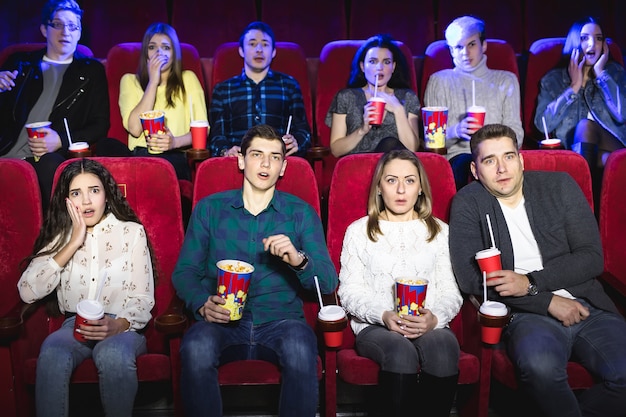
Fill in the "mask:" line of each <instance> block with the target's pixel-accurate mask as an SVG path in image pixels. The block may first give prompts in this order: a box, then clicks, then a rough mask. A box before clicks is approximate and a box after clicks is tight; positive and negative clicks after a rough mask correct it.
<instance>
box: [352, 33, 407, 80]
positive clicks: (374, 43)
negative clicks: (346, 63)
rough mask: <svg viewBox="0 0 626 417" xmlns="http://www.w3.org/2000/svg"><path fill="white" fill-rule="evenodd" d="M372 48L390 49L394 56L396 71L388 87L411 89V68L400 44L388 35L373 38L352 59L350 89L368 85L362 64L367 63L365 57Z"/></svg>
mask: <svg viewBox="0 0 626 417" xmlns="http://www.w3.org/2000/svg"><path fill="white" fill-rule="evenodd" d="M372 48H384V49H389V51H390V52H391V55H392V56H393V62H395V63H396V69H395V70H394V71H393V74H391V78H390V79H389V82H388V83H387V85H388V86H389V87H391V88H411V83H410V82H409V78H410V75H409V66H408V63H407V60H406V58H405V56H404V53H403V52H402V50H401V49H400V47H399V46H398V42H396V41H395V40H394V39H393V38H392V37H391V36H389V35H387V34H378V35H374V36H372V37H371V38H369V39H368V40H366V41H365V42H364V43H363V45H361V47H360V48H359V49H358V50H357V51H356V53H355V54H354V58H353V59H352V67H351V68H350V79H349V80H348V88H360V87H364V86H366V85H367V80H366V79H365V74H364V73H363V70H362V69H361V63H362V62H365V55H367V51H369V50H370V49H372Z"/></svg>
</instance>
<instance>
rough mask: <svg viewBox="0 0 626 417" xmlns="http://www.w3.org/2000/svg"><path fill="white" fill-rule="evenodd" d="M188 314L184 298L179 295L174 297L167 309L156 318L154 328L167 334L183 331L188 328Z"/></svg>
mask: <svg viewBox="0 0 626 417" xmlns="http://www.w3.org/2000/svg"><path fill="white" fill-rule="evenodd" d="M187 322H188V320H187V316H186V315H185V305H184V302H183V300H181V299H180V298H178V297H177V296H174V297H172V300H171V301H170V305H169V306H168V307H167V310H165V311H164V312H163V314H161V315H160V316H157V317H156V318H155V319H154V328H155V329H156V330H157V331H158V332H159V333H163V334H166V335H174V334H179V333H183V332H184V331H185V329H186V328H187Z"/></svg>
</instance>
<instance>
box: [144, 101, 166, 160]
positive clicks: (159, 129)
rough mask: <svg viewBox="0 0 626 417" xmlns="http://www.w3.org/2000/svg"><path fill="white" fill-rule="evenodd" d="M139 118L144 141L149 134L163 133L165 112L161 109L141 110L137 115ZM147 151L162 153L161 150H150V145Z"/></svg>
mask: <svg viewBox="0 0 626 417" xmlns="http://www.w3.org/2000/svg"><path fill="white" fill-rule="evenodd" d="M139 119H140V120H141V127H142V128H143V135H144V136H145V138H146V141H147V140H148V137H149V136H150V135H153V134H155V133H159V134H163V133H165V112H164V111H163V110H150V111H146V112H143V113H141V114H140V115H139ZM146 145H147V144H146ZM148 152H149V153H151V154H159V153H163V152H162V151H157V150H152V148H150V146H148Z"/></svg>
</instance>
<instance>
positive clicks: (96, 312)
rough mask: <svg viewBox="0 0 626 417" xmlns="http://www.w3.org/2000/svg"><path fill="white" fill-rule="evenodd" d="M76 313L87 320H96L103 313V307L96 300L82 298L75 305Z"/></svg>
mask: <svg viewBox="0 0 626 417" xmlns="http://www.w3.org/2000/svg"><path fill="white" fill-rule="evenodd" d="M76 313H77V314H79V315H80V316H81V317H83V318H85V319H87V320H98V319H100V318H102V316H103V315H104V307H103V306H102V304H100V302H99V301H96V300H83V301H81V302H80V303H78V304H77V305H76Z"/></svg>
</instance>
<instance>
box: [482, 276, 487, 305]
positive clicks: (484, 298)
mask: <svg viewBox="0 0 626 417" xmlns="http://www.w3.org/2000/svg"><path fill="white" fill-rule="evenodd" d="M485 301H487V272H486V271H483V303H484V302H485Z"/></svg>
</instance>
